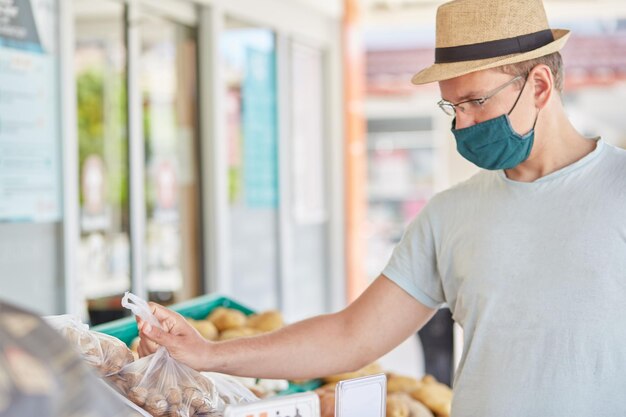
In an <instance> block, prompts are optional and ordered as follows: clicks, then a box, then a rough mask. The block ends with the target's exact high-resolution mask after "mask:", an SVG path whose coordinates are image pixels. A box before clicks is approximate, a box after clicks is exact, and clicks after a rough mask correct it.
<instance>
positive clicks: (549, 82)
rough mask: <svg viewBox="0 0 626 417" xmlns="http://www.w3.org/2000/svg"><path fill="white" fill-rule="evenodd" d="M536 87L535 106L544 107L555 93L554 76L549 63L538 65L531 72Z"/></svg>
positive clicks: (531, 79)
mask: <svg viewBox="0 0 626 417" xmlns="http://www.w3.org/2000/svg"><path fill="white" fill-rule="evenodd" d="M529 77H530V81H532V85H533V87H534V99H535V107H537V108H538V109H540V110H541V109H543V108H544V107H545V106H546V105H547V104H548V102H549V101H550V99H551V98H552V94H553V93H554V76H553V75H552V71H550V68H549V67H548V66H547V65H543V64H542V65H537V66H536V67H535V68H533V69H532V71H531V72H530V74H529Z"/></svg>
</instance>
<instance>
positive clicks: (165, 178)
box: [140, 14, 201, 302]
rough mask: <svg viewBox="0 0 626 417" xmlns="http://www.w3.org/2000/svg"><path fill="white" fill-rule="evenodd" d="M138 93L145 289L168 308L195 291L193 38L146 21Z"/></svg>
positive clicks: (184, 30) (167, 24) (174, 26)
mask: <svg viewBox="0 0 626 417" xmlns="http://www.w3.org/2000/svg"><path fill="white" fill-rule="evenodd" d="M140 59H141V70H140V71H141V74H140V80H141V91H142V94H143V117H144V118H143V121H144V127H143V130H144V139H145V158H146V172H145V178H146V219H147V221H146V245H145V251H146V260H145V264H146V269H147V271H146V274H147V275H146V277H147V279H146V285H147V289H148V291H149V292H150V294H151V298H152V299H154V300H156V301H160V302H174V301H180V300H184V299H188V298H191V297H194V296H197V295H198V294H199V293H200V292H201V288H200V265H201V262H200V258H199V254H200V252H201V248H200V246H199V245H200V233H201V227H200V224H201V222H200V212H199V204H200V196H199V189H200V187H199V180H198V179H199V168H198V162H197V158H198V155H199V149H198V135H197V133H198V132H197V90H198V86H197V79H196V67H197V66H196V30H195V29H192V28H189V27H187V26H184V25H182V24H179V23H175V22H172V21H169V20H166V19H164V18H161V17H157V16H152V15H147V14H146V15H144V18H143V19H142V26H141V57H140Z"/></svg>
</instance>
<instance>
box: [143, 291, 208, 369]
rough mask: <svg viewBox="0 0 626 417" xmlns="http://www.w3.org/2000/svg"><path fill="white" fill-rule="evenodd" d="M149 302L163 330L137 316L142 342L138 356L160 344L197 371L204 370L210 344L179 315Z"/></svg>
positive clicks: (151, 350)
mask: <svg viewBox="0 0 626 417" xmlns="http://www.w3.org/2000/svg"><path fill="white" fill-rule="evenodd" d="M149 305H150V309H151V310H152V314H154V316H155V317H156V318H157V320H158V321H159V323H161V326H162V327H163V329H162V330H161V329H158V328H156V327H154V326H151V325H150V324H148V323H147V322H145V321H144V320H142V319H141V318H139V317H137V326H138V327H139V334H140V336H141V342H140V343H139V347H138V348H137V353H138V354H139V356H141V357H143V356H146V355H149V354H151V353H154V352H155V351H156V349H157V348H158V347H159V346H163V347H165V348H166V349H167V351H168V352H169V354H170V355H171V356H172V357H173V358H174V359H176V360H178V361H179V362H182V363H184V364H185V365H187V366H189V367H191V368H193V369H196V370H198V371H202V370H205V369H207V363H206V362H205V359H206V358H207V357H208V352H209V349H210V344H211V343H210V342H209V341H207V340H206V339H204V338H203V337H202V336H201V335H200V333H198V331H197V330H196V329H194V328H193V327H192V326H191V325H190V324H189V323H188V322H187V320H185V318H184V317H183V316H181V315H180V314H178V313H176V312H174V311H172V310H169V309H167V308H165V307H163V306H160V305H159V304H156V303H149Z"/></svg>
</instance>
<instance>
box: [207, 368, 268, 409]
mask: <svg viewBox="0 0 626 417" xmlns="http://www.w3.org/2000/svg"><path fill="white" fill-rule="evenodd" d="M202 375H204V376H205V377H207V378H208V379H209V380H211V381H213V384H214V385H215V387H216V388H217V392H218V394H219V396H220V398H221V399H222V401H223V402H224V404H225V405H235V404H247V403H251V402H255V401H259V398H258V397H257V396H256V395H254V393H253V392H252V391H250V390H249V389H248V388H246V387H245V386H243V384H242V383H241V382H239V381H238V380H237V379H235V378H233V377H232V376H230V375H224V374H219V373H217V372H202Z"/></svg>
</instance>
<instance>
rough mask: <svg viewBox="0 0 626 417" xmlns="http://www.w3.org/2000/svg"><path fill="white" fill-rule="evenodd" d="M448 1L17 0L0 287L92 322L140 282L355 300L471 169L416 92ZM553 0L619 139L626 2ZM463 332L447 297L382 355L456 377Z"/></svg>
mask: <svg viewBox="0 0 626 417" xmlns="http://www.w3.org/2000/svg"><path fill="white" fill-rule="evenodd" d="M441 3H442V2H441V1H434V0H358V1H357V0H323V1H322V0H297V1H296V0H290V1H286V0H158V1H157V0H9V1H8V3H7V2H3V3H2V5H0V196H1V197H0V268H1V269H2V271H3V273H2V275H1V277H0V294H1V298H2V299H3V300H5V301H11V302H13V303H16V304H18V305H20V306H23V307H26V308H28V309H31V310H33V311H36V312H38V313H40V314H62V313H66V312H67V313H73V314H78V315H80V316H81V317H82V318H83V319H84V320H85V321H88V322H90V323H91V324H99V323H104V322H108V321H111V320H115V319H117V318H120V317H123V316H125V315H126V310H124V309H123V308H122V307H121V305H120V299H121V296H122V295H123V294H124V292H125V291H133V292H134V293H135V294H138V295H139V296H142V297H144V298H146V299H148V298H149V299H150V300H153V301H157V302H159V303H162V304H165V305H170V304H173V303H179V302H182V301H185V300H190V299H193V298H194V297H198V296H200V295H202V294H207V293H218V294H222V295H225V296H228V297H231V298H233V299H235V300H237V301H238V302H240V303H242V304H244V305H246V306H248V307H250V308H251V309H253V310H259V311H261V310H268V309H279V310H280V311H281V312H282V313H283V315H284V317H285V320H286V321H287V322H293V321H296V320H300V319H303V318H306V317H310V316H312V315H315V314H321V313H325V312H330V311H335V310H338V309H340V308H342V307H343V306H345V305H346V303H348V302H349V301H350V300H353V299H354V298H355V297H356V296H358V294H359V293H360V291H362V290H363V289H364V288H365V286H366V285H367V284H368V283H369V282H371V281H372V280H373V279H375V278H376V277H377V276H378V275H379V274H380V271H381V270H382V268H383V267H384V266H385V264H386V262H387V260H388V259H389V256H390V255H391V251H392V250H393V247H394V245H395V244H396V243H397V242H398V241H399V239H400V237H401V235H402V232H403V229H404V227H405V226H406V225H407V224H408V222H409V221H410V220H411V219H412V218H414V217H415V215H416V214H417V213H419V211H420V210H421V209H422V207H424V205H425V204H426V203H427V202H428V200H429V198H431V197H432V196H433V194H435V193H436V192H438V191H441V190H443V189H445V188H448V187H449V186H451V185H453V184H456V183H458V182H459V181H462V180H464V179H466V178H468V177H469V176H470V175H472V174H473V173H474V172H475V168H474V167H473V166H472V165H470V163H468V162H466V161H464V160H463V159H462V158H461V157H460V156H459V155H457V153H456V149H455V146H454V141H453V139H452V136H451V133H450V119H449V118H448V117H447V116H446V115H444V114H443V113H442V112H441V111H440V110H439V109H438V108H437V106H436V102H437V101H438V100H439V96H438V94H439V92H438V88H437V85H436V84H435V85H426V86H420V87H416V86H413V85H412V84H411V83H410V78H411V75H412V74H413V73H415V72H416V71H417V70H419V69H421V68H423V67H426V66H428V65H430V64H431V63H432V60H433V55H434V30H435V28H434V21H435V11H436V7H437V6H438V5H439V4H441ZM5 4H6V5H5ZM545 5H546V11H547V13H548V16H549V17H550V21H551V25H552V26H553V27H564V28H569V29H571V30H572V32H573V35H572V37H571V39H570V41H569V42H568V44H567V46H566V47H565V49H564V50H563V58H564V62H565V92H564V95H563V99H564V102H565V105H566V108H567V111H568V113H569V115H570V116H571V119H572V121H573V122H574V124H575V125H576V126H577V127H578V128H579V129H580V130H581V131H582V132H583V133H584V134H585V135H587V136H598V135H600V136H602V137H603V139H604V140H605V141H607V142H609V143H612V144H615V145H617V146H621V147H626V118H625V117H624V110H623V108H622V103H624V102H625V101H626V3H625V2H623V1H622V0H598V1H583V0H578V1H574V0H545ZM459 334H460V331H459V329H454V328H453V324H452V319H451V317H450V314H449V311H448V310H442V311H441V312H439V313H438V314H437V315H436V316H435V319H433V321H432V322H431V323H429V325H427V327H426V328H424V329H423V330H422V331H421V332H420V337H419V338H418V337H416V338H411V339H410V340H408V341H407V342H405V344H403V345H402V346H400V347H399V348H398V350H397V352H396V354H395V355H391V356H389V358H388V359H387V360H388V362H387V363H388V364H389V365H388V366H389V367H393V366H396V367H398V368H400V369H404V370H405V373H406V372H409V373H412V374H415V375H420V374H423V373H424V372H429V373H433V374H435V375H437V377H438V379H439V380H442V381H444V382H447V383H448V384H449V383H450V382H451V374H452V369H453V367H454V360H455V358H458V356H459V349H460V343H459V342H458V341H459V340H460V336H459ZM398 352H400V353H398ZM406 369H409V371H406Z"/></svg>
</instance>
